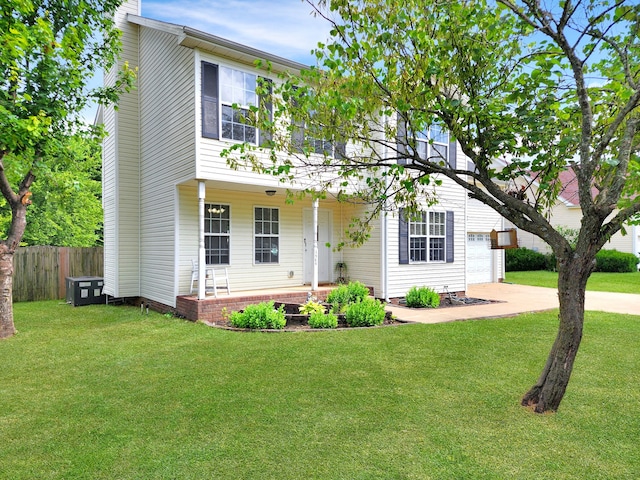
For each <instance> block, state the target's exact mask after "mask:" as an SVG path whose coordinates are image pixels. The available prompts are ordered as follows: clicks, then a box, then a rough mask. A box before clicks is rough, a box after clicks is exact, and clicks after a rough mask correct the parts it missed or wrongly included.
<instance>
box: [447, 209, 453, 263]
mask: <svg viewBox="0 0 640 480" xmlns="http://www.w3.org/2000/svg"><path fill="white" fill-rule="evenodd" d="M445 229H446V231H445V234H446V239H445V249H446V256H447V263H452V262H453V212H452V211H451V210H447V217H446V224H445Z"/></svg>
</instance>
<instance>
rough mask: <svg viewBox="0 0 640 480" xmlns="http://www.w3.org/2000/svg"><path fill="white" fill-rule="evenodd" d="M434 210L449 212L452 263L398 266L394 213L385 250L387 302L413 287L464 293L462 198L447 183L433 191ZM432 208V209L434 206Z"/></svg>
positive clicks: (461, 194)
mask: <svg viewBox="0 0 640 480" xmlns="http://www.w3.org/2000/svg"><path fill="white" fill-rule="evenodd" d="M437 194H438V198H439V202H438V204H437V207H438V208H442V210H446V211H451V212H453V225H454V228H453V250H454V253H455V254H454V257H453V262H450V263H449V262H420V263H409V264H401V263H400V258H399V251H400V246H399V235H398V231H399V223H400V222H399V217H398V212H397V211H396V212H395V213H393V214H389V217H388V219H387V222H388V231H389V233H388V235H387V250H388V259H389V270H388V276H389V277H388V284H389V292H388V293H387V296H388V297H389V298H395V297H403V296H405V294H406V293H407V291H408V290H409V289H410V288H411V287H412V286H414V285H416V286H422V285H425V286H428V287H431V288H433V289H434V290H436V291H437V292H442V291H444V287H445V286H446V287H447V288H448V290H449V291H452V292H454V291H464V290H465V288H466V285H465V243H466V231H465V205H466V194H465V192H464V191H463V190H462V188H460V187H459V186H457V185H456V184H454V183H453V182H452V181H450V180H448V179H443V180H442V185H441V186H439V187H438V188H437ZM434 208H435V206H434Z"/></svg>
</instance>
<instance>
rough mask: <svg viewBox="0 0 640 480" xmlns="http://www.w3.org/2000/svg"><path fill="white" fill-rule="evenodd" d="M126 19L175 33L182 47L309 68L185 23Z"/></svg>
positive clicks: (289, 67) (283, 66) (296, 68)
mask: <svg viewBox="0 0 640 480" xmlns="http://www.w3.org/2000/svg"><path fill="white" fill-rule="evenodd" d="M127 20H128V21H129V22H131V23H135V24H136V25H141V26H143V27H148V28H153V29H155V30H160V31H163V32H166V33H171V34H173V35H176V36H177V37H178V43H179V44H180V45H182V46H184V47H189V48H201V49H203V50H207V51H210V52H215V53H216V54H218V55H221V56H223V57H226V58H230V59H233V60H238V61H241V62H244V63H249V64H252V63H253V62H254V61H255V60H256V59H257V58H259V59H262V60H266V61H268V62H271V63H272V64H275V65H276V66H279V67H280V68H277V70H280V69H282V68H285V69H294V70H303V69H308V68H309V66H308V65H304V64H302V63H298V62H295V61H293V60H289V59H286V58H283V57H280V56H278V55H274V54H272V53H268V52H264V51H262V50H258V49H256V48H253V47H249V46H247V45H242V44H240V43H237V42H233V41H231V40H227V39H226V38H222V37H218V36H217V35H212V34H210V33H206V32H203V31H201V30H196V29H195V28H191V27H188V26H186V25H178V24H175V23H169V22H163V21H160V20H153V19H151V18H147V17H141V16H138V15H133V14H131V13H129V14H127Z"/></svg>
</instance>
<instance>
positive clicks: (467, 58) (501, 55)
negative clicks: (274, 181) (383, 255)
mask: <svg viewBox="0 0 640 480" xmlns="http://www.w3.org/2000/svg"><path fill="white" fill-rule="evenodd" d="M312 5H313V4H312ZM314 8H315V11H316V14H318V15H322V16H324V17H325V18H326V19H327V20H328V21H330V22H332V23H333V30H332V32H331V34H332V38H331V39H330V40H329V42H328V43H327V44H325V45H323V44H320V45H319V48H318V50H317V51H316V52H315V53H316V56H317V58H318V61H319V67H320V68H313V69H310V70H308V71H303V72H302V73H301V74H300V75H299V76H294V77H287V78H286V79H285V80H286V81H285V83H284V85H282V86H281V87H279V88H277V89H276V90H275V92H274V98H273V102H275V106H274V115H275V119H274V120H273V121H271V120H270V119H261V118H258V121H259V122H260V123H261V126H262V127H263V128H273V126H274V125H280V126H283V125H288V127H287V130H288V132H286V133H284V134H283V133H282V132H280V133H278V131H276V132H274V136H273V145H272V146H273V147H274V149H273V150H272V151H271V154H270V155H269V160H267V161H262V160H261V159H262V158H264V157H262V156H260V155H256V154H255V152H254V151H253V149H252V148H251V147H249V146H247V145H236V146H233V147H232V148H231V149H230V150H229V152H228V156H229V158H230V162H231V164H232V165H241V164H243V163H248V164H250V165H251V167H252V168H256V169H259V170H261V171H263V172H270V173H273V174H276V175H280V176H283V177H284V178H286V179H289V180H291V181H295V178H296V167H300V168H304V171H305V176H304V178H305V180H306V181H307V182H308V183H307V187H308V188H309V189H311V190H314V191H316V192H320V194H321V192H324V191H328V190H331V189H332V190H333V191H335V190H336V189H337V188H341V189H342V192H341V195H340V198H341V199H347V198H348V196H347V195H346V194H345V193H344V192H347V191H349V192H351V193H350V195H349V197H350V198H356V199H358V200H359V201H364V202H366V203H368V204H369V206H370V211H369V213H370V214H371V215H375V214H377V213H378V212H380V211H382V210H383V209H385V208H386V205H387V204H388V203H389V202H393V203H395V204H396V206H401V207H404V208H405V209H409V210H413V211H415V210H418V209H420V208H421V206H422V208H424V204H425V202H427V203H428V202H433V201H437V186H438V182H439V181H440V179H442V178H445V177H446V178H449V179H451V180H452V181H454V182H456V183H457V184H458V185H460V186H461V187H463V188H465V189H466V190H467V191H468V194H469V196H470V197H472V198H475V199H478V200H480V201H481V202H483V203H485V204H487V205H489V206H490V207H492V208H493V209H494V210H496V211H497V212H498V213H500V214H501V215H502V216H503V217H505V218H506V219H508V220H509V221H511V222H512V223H513V224H515V225H516V226H517V227H518V228H521V229H523V230H526V231H529V232H531V233H533V234H535V235H537V236H539V237H540V238H542V239H543V240H544V241H546V242H547V243H548V244H549V245H550V247H551V249H552V250H553V252H554V254H555V256H556V258H557V260H558V271H559V279H558V294H559V302H560V314H559V329H558V334H557V337H556V340H555V342H554V344H553V347H552V348H551V352H550V354H549V357H548V359H547V362H546V364H545V366H544V368H543V371H542V373H541V375H540V378H539V379H538V381H537V382H536V383H535V385H533V387H532V388H531V389H530V390H529V391H528V392H527V393H526V394H525V395H524V397H523V399H522V404H523V405H525V406H530V407H532V408H533V409H534V410H535V411H536V412H546V411H555V410H556V409H557V408H558V407H559V405H560V402H561V400H562V398H563V396H564V393H565V390H566V387H567V384H568V382H569V378H570V375H571V371H572V368H573V364H574V359H575V357H576V353H577V351H578V347H579V345H580V342H581V339H582V331H583V321H584V298H585V288H586V283H587V279H588V278H589V275H590V274H591V272H592V271H593V269H594V265H595V255H596V253H597V252H598V251H599V250H600V248H601V247H602V246H603V244H604V243H605V242H606V241H607V240H608V239H609V238H610V237H611V236H612V235H613V234H614V233H616V232H617V231H618V230H620V228H621V226H622V225H623V224H624V223H625V222H627V221H629V220H630V219H632V218H633V217H634V215H637V213H638V211H639V210H640V197H639V196H638V192H639V190H640V161H639V159H638V150H639V145H640V134H639V127H638V125H639V122H640V113H639V111H638V105H639V103H640V40H639V39H640V35H639V34H640V31H639V30H640V18H639V14H640V5H638V3H637V2H626V1H624V0H618V1H601V0H598V1H595V0H580V1H576V2H574V1H564V2H557V3H556V2H552V1H549V2H539V1H537V0H520V1H518V0H498V1H497V2H487V1H483V0H466V1H465V2H442V1H438V0H405V1H403V2H399V1H397V0H360V1H346V0H334V1H330V2H329V1H327V2H320V4H316V5H314ZM296 86H297V87H298V88H296ZM256 111H257V110H256ZM258 113H260V112H258ZM258 117H259V115H258ZM291 119H293V121H291ZM431 125H441V126H443V127H445V128H446V129H448V131H449V132H450V134H451V135H452V137H455V139H456V140H457V141H458V142H459V144H460V146H461V148H462V150H463V151H464V153H465V154H466V155H467V156H468V157H469V159H471V161H472V164H471V165H470V166H469V165H466V164H462V162H458V165H452V164H449V162H448V159H446V158H441V157H438V156H437V155H436V156H433V157H430V158H424V157H423V156H422V155H420V154H419V151H418V148H417V143H416V138H417V136H418V135H419V134H420V132H424V131H426V130H427V129H428V128H429V127H430V126H431ZM301 127H304V128H305V131H306V132H307V133H310V135H309V136H308V137H307V138H309V137H310V138H312V139H313V138H316V139H317V138H324V139H326V140H329V141H332V142H333V145H337V144H339V143H342V142H347V141H348V142H349V145H350V148H348V149H347V151H346V154H344V155H335V154H334V155H330V154H329V153H330V152H329V151H328V150H330V149H325V154H324V155H318V154H317V153H318V149H317V142H316V141H306V142H304V143H302V144H301V143H300V142H295V141H293V142H292V139H294V140H295V139H296V138H299V135H297V132H299V130H300V128H301ZM282 150H284V151H289V152H291V153H295V154H296V155H295V156H296V157H297V158H295V159H292V158H291V157H289V158H287V157H285V156H282V155H279V154H278V152H279V151H282ZM320 152H322V150H320ZM497 159H502V160H507V164H506V166H504V167H502V166H498V162H496V160H497ZM500 165H503V163H502V162H500ZM566 169H573V171H574V172H575V174H576V176H577V182H578V185H579V193H580V206H581V209H582V214H583V218H582V224H581V228H580V231H579V234H578V237H577V241H576V243H575V245H572V244H571V243H570V242H569V241H567V239H566V238H565V237H564V236H563V235H562V232H559V231H558V230H557V229H554V227H553V226H552V225H551V224H550V223H549V221H548V220H547V218H546V215H545V211H546V209H547V208H548V207H550V206H551V205H552V204H553V203H554V202H555V201H556V199H557V197H558V193H559V192H560V190H561V188H562V185H560V182H558V180H557V179H558V174H559V172H561V171H563V170H566ZM297 171H299V170H297ZM310 172H311V173H310ZM532 173H535V177H536V181H537V182H538V183H539V188H538V189H537V190H535V192H536V193H535V196H534V195H533V194H532V193H529V194H528V197H527V198H526V200H523V199H520V198H518V197H517V196H511V195H509V194H507V193H506V192H505V191H504V189H503V186H504V185H507V184H510V183H515V184H523V183H525V184H526V182H527V178H530V177H531V174H532ZM314 174H315V175H314ZM310 179H313V181H312V180H310ZM516 180H517V181H516ZM592 187H595V190H597V193H592ZM532 190H533V189H532ZM367 220H368V218H365V219H361V222H360V225H359V226H360V227H361V228H358V229H356V231H354V232H352V233H355V239H356V240H359V241H361V240H362V239H363V238H364V236H363V234H362V228H364V227H365V226H366V224H367Z"/></svg>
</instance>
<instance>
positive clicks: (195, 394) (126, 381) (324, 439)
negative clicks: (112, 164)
mask: <svg viewBox="0 0 640 480" xmlns="http://www.w3.org/2000/svg"><path fill="white" fill-rule="evenodd" d="M15 315H16V324H17V328H18V330H19V333H18V335H17V336H15V337H13V338H11V339H8V340H4V341H0V358H1V359H2V364H1V365H2V366H1V368H0V472H1V473H0V477H1V478H7V479H12V480H18V479H35V478H37V479H65V480H67V479H92V480H93V479H204V478H215V479H296V480H299V479H323V480H324V479H349V480H351V479H429V478H433V479H453V478H455V479H511V478H523V479H526V478H553V479H609V478H611V479H613V478H615V479H635V478H638V474H639V472H640V455H639V454H638V453H639V450H638V438H639V437H638V432H640V390H639V389H638V385H640V369H638V368H637V367H638V364H639V361H640V358H639V356H640V317H633V316H628V315H614V314H603V313H598V314H594V313H588V314H587V320H586V324H585V335H584V341H583V345H582V347H581V350H580V352H579V354H578V358H577V361H576V365H575V370H574V375H573V378H572V382H571V384H570V385H569V389H568V391H567V394H566V397H565V400H564V402H563V404H562V407H561V409H560V411H559V412H558V413H557V414H554V415H542V416H539V415H535V414H532V413H530V412H529V411H528V410H526V409H524V408H522V407H520V406H519V405H518V403H519V398H520V396H521V395H522V394H523V393H524V392H525V390H526V389H527V388H528V387H529V386H530V385H531V384H532V383H533V382H534V381H535V380H536V378H537V376H538V374H539V372H540V370H541V368H542V366H543V364H544V361H545V359H546V355H547V353H548V351H549V349H550V347H551V344H552V341H553V338H554V336H555V330H556V317H557V312H556V313H554V312H550V313H542V314H535V315H533V314H532V315H523V316H520V317H517V318H509V319H498V320H490V321H488V320H484V321H468V322H454V323H448V324H437V325H404V326H401V327H386V328H376V329H364V330H363V329H359V330H351V331H330V332H298V333H276V334H263V333H238V332H230V331H224V330H218V329H213V328H209V327H206V326H204V325H202V324H194V323H190V322H186V321H183V320H178V319H173V318H167V317H164V316H162V315H160V314H155V313H151V314H150V315H148V316H146V315H141V314H140V312H139V310H138V309H135V308H127V307H114V306H104V305H100V306H86V307H77V308H74V307H71V306H68V305H65V304H60V303H58V302H36V303H20V304H16V305H15Z"/></svg>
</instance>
